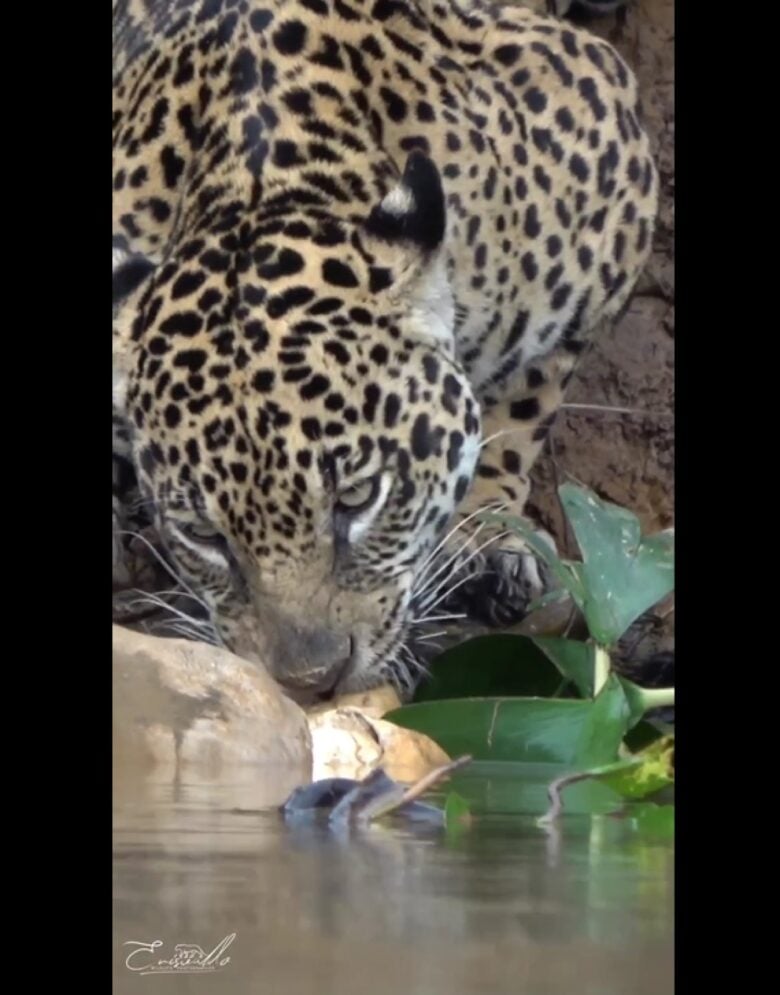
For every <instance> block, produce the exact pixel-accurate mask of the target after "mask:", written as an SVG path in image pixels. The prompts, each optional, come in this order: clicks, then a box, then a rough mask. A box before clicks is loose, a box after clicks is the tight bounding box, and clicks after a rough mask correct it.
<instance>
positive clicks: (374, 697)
mask: <svg viewBox="0 0 780 995" xmlns="http://www.w3.org/2000/svg"><path fill="white" fill-rule="evenodd" d="M400 707H401V699H400V698H399V697H398V692H397V691H396V690H395V688H394V687H392V686H391V685H390V684H383V685H382V686H381V687H378V688H374V689H373V690H371V691H354V692H352V693H351V694H342V695H339V696H338V697H337V698H335V699H334V700H333V701H328V702H323V703H322V704H319V705H313V706H312V707H311V708H307V709H306V714H307V715H310V716H311V715H320V714H322V713H323V712H330V711H332V710H333V709H334V708H358V709H360V711H361V712H363V713H364V714H366V715H370V716H372V717H373V718H376V719H381V718H382V716H383V715H384V714H385V713H386V712H391V711H392V710H393V709H394V708H400Z"/></svg>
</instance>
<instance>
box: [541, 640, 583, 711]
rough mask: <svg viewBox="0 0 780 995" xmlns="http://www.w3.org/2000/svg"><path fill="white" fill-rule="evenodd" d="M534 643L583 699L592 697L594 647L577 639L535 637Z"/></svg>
mask: <svg viewBox="0 0 780 995" xmlns="http://www.w3.org/2000/svg"><path fill="white" fill-rule="evenodd" d="M534 643H535V644H536V645H537V646H538V647H539V649H540V650H542V652H543V653H544V654H545V655H546V656H547V657H549V659H550V660H552V662H553V663H554V664H555V666H556V667H557V669H558V670H559V671H560V673H561V674H562V675H563V676H564V677H566V678H567V679H568V680H570V681H572V682H573V683H574V684H575V686H576V687H577V690H578V691H579V693H580V694H581V695H582V697H583V698H590V697H592V695H593V668H594V659H595V658H594V652H595V647H594V646H593V645H592V644H590V643H581V642H579V640H577V639H561V638H559V637H557V636H535V637H534Z"/></svg>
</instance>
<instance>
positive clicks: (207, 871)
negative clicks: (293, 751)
mask: <svg viewBox="0 0 780 995" xmlns="http://www.w3.org/2000/svg"><path fill="white" fill-rule="evenodd" d="M547 778H548V775H545V776H544V777H540V774H539V769H538V768H535V769H534V773H533V776H531V775H530V773H529V771H523V770H521V769H511V770H510V769H509V768H508V767H505V768H503V769H502V770H500V771H499V770H498V769H496V768H488V767H485V766H482V767H479V768H476V767H475V768H474V769H472V770H471V771H469V772H468V773H466V774H463V775H461V776H460V777H459V778H458V780H457V782H455V787H456V789H457V790H458V791H459V792H460V793H461V794H462V795H463V796H464V797H466V798H467V799H468V800H469V802H470V803H471V806H472V811H473V812H474V819H473V822H472V825H471V826H470V827H467V828H463V829H461V830H458V831H455V832H450V833H445V832H443V831H441V830H434V829H431V828H420V827H419V826H412V825H406V824H404V823H399V822H389V823H383V824H381V825H376V824H375V825H372V826H371V827H369V828H368V829H365V830H361V831H357V830H352V831H345V832H344V833H342V834H340V835H334V834H333V833H332V832H331V831H329V830H328V829H327V827H326V826H324V825H321V824H311V825H307V826H298V827H296V828H290V827H288V826H286V825H285V824H284V822H283V821H282V819H281V817H280V816H279V814H278V812H277V811H276V809H275V808H274V806H275V805H276V804H278V802H279V801H281V800H283V799H284V797H286V794H287V792H288V791H289V789H290V788H291V787H293V786H294V777H286V775H282V774H279V773H278V772H276V774H274V775H273V776H266V777H260V776H258V775H257V774H256V773H252V774H247V773H246V772H245V773H244V774H243V775H242V776H241V777H240V778H239V777H236V778H235V779H232V780H231V779H226V778H225V776H224V775H223V776H222V777H221V778H220V779H218V780H217V779H215V780H213V781H210V780H208V779H203V778H201V779H199V780H198V781H197V782H196V781H193V780H189V781H184V782H181V783H171V782H167V783H165V782H155V781H153V780H148V781H144V780H141V779H137V780H134V781H132V782H130V783H127V782H125V783H121V784H117V786H116V791H115V813H114V910H115V911H114V939H115V951H114V991H115V992H116V993H119V995H124V993H130V992H132V993H146V992H148V993H150V995H152V993H154V995H157V993H175V995H184V993H187V995H189V993H196V992H197V993H199V995H221V993H225V995H233V993H243V992H247V993H249V992H251V993H258V995H261V993H268V995H271V993H274V995H276V993H282V995H310V993H311V995H364V993H369V995H398V993H402V995H471V993H474V995H476V993H480V995H482V993H496V995H499V993H500V995H510V993H512V995H645V993H647V995H667V993H671V992H672V991H673V977H672V975H673V922H674V920H673V913H674V909H673V846H672V841H671V840H670V839H669V838H664V836H663V835H660V836H659V835H653V834H648V832H646V831H642V830H641V829H639V828H637V824H636V821H635V820H633V819H631V818H624V819H617V818H614V817H612V816H610V815H608V814H606V813H607V812H608V811H609V810H610V809H614V804H613V803H612V802H611V801H610V800H609V799H608V798H606V796H605V797H604V798H600V797H599V796H598V786H591V787H588V786H585V785H578V786H576V787H573V788H572V789H571V798H570V800H569V801H568V803H567V813H566V814H565V815H564V817H563V818H562V820H561V822H560V825H559V826H558V828H557V830H556V831H555V832H553V833H549V832H545V831H543V830H541V829H540V828H539V827H538V826H537V824H536V822H535V819H534V818H533V815H532V814H529V813H533V812H536V814H538V812H539V811H541V810H543V808H544V782H546V780H547ZM286 781H287V782H289V783H286ZM580 789H582V790H580ZM594 789H595V795H594V793H593V790H594ZM604 790H606V789H604ZM578 792H579V793H578ZM589 792H590V793H589ZM588 810H589V811H590V812H591V813H594V812H595V813H596V814H585V813H586V812H587V811H588ZM152 944H156V945H155V946H154V947H152ZM180 944H186V945H192V944H197V945H198V946H199V947H200V948H201V949H202V951H203V952H204V954H206V955H208V954H212V956H211V957H210V958H208V957H207V958H206V960H207V961H209V963H208V964H207V966H206V968H203V967H201V968H195V969H192V970H190V971H189V972H185V971H184V970H183V965H182V964H181V959H182V957H183V958H184V959H185V960H186V959H187V957H188V956H191V955H190V954H188V952H187V951H186V950H185V951H180V952H179V965H178V966H175V965H171V964H170V963H168V964H167V965H166V964H165V963H163V964H162V965H160V962H161V961H162V962H165V961H168V962H170V961H171V960H172V959H174V960H175V958H174V954H175V947H176V946H177V945H180ZM160 967H162V968H164V970H160V969H159V968H160ZM155 968H156V969H155Z"/></svg>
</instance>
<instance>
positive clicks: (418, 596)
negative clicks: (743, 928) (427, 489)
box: [414, 523, 485, 601]
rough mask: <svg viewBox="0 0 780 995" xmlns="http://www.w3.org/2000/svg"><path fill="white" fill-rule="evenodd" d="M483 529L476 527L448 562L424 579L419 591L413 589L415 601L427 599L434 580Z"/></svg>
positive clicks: (483, 526)
mask: <svg viewBox="0 0 780 995" xmlns="http://www.w3.org/2000/svg"><path fill="white" fill-rule="evenodd" d="M484 528H485V525H484V523H483V524H482V525H478V526H477V528H476V529H475V530H474V531H473V532H471V533H469V536H468V538H467V539H466V541H465V542H464V543H462V545H460V546H459V547H458V548H457V549H456V550H455V552H454V553H453V554H452V555H451V556H450V558H449V559H448V560H446V561H445V562H444V563H443V564H442V565H441V566H440V567H439V569H438V570H437V571H436V572H435V573H434V574H433V575H432V576H430V577H427V578H426V579H425V583H424V584H422V585H421V586H420V587H419V589H415V594H414V597H415V601H417V600H420V601H423V600H424V599H425V598H426V597H427V595H428V592H429V591H430V589H431V586H432V585H433V584H434V583H435V582H436V580H437V579H438V578H439V577H441V575H442V574H443V573H444V571H445V570H446V569H447V568H448V567H450V566H451V565H452V564H453V563H454V562H455V560H457V559H458V557H459V556H460V555H461V554H462V553H463V552H464V550H465V549H466V547H467V546H469V545H470V544H471V543H472V542H473V541H474V540H476V539H477V537H478V536H479V534H480V532H481V531H482V530H483V529H484ZM434 566H436V564H435V563H434Z"/></svg>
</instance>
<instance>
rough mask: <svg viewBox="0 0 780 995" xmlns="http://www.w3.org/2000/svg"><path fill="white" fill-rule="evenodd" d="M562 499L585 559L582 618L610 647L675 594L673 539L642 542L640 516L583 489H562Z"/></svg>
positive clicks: (660, 536)
mask: <svg viewBox="0 0 780 995" xmlns="http://www.w3.org/2000/svg"><path fill="white" fill-rule="evenodd" d="M558 493H559V495H560V499H561V504H562V505H563V508H564V511H565V512H566V516H567V518H568V519H569V521H570V522H571V525H572V528H573V529H574V534H575V536H576V537H577V543H578V544H579V547H580V552H581V554H582V564H581V565H580V569H579V571H578V574H579V581H580V582H581V584H582V588H583V592H584V597H583V603H582V606H581V607H582V612H583V614H584V615H585V619H586V621H587V623H588V629H589V630H590V633H591V635H592V636H593V638H594V639H595V640H596V641H597V642H599V643H601V645H603V646H611V645H613V644H614V643H616V642H617V641H618V639H620V637H621V636H622V635H623V634H624V633H625V631H626V630H627V629H628V627H629V626H630V625H631V623H632V622H634V621H635V620H636V619H637V618H639V616H640V615H641V614H642V613H643V612H645V611H647V610H648V609H649V608H652V606H653V605H655V604H657V603H658V602H659V601H660V600H661V599H662V598H664V597H665V596H666V595H667V594H669V592H670V591H672V590H673V588H674V547H673V541H672V537H671V536H670V535H669V534H666V533H660V534H658V535H655V536H650V537H649V538H646V539H642V537H641V528H640V524H639V519H638V518H637V517H636V515H634V514H632V513H631V512H630V511H628V510H627V509H625V508H619V507H618V506H617V505H613V504H609V503H607V502H605V501H601V500H599V498H597V497H596V495H595V494H593V493H591V492H590V491H588V490H585V489H584V488H582V487H577V486H575V485H573V484H563V485H562V486H561V487H560V488H559V489H558Z"/></svg>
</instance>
